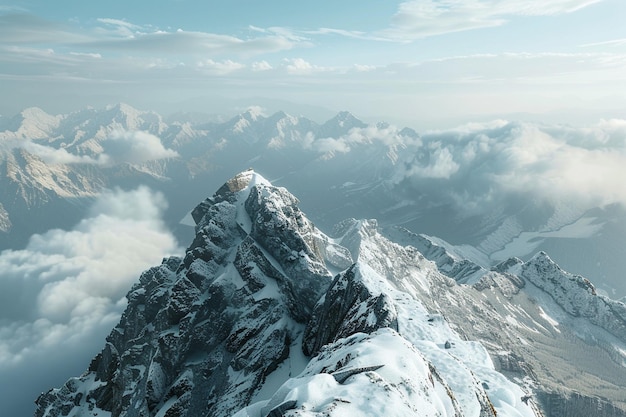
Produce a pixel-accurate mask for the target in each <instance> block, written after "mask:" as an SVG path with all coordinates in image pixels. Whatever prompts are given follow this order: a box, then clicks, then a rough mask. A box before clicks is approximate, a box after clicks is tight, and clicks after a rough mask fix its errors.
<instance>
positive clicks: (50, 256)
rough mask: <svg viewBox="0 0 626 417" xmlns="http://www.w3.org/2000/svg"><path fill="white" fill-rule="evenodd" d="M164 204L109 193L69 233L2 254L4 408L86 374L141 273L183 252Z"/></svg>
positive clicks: (142, 194) (0, 375) (54, 233)
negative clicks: (167, 221)
mask: <svg viewBox="0 0 626 417" xmlns="http://www.w3.org/2000/svg"><path fill="white" fill-rule="evenodd" d="M165 205H166V203H165V200H164V198H163V196H161V195H160V194H155V193H153V192H151V191H150V190H149V189H148V188H138V189H136V190H134V191H129V192H124V191H121V190H115V191H110V192H106V193H104V194H103V195H102V196H100V197H99V198H98V199H97V200H96V202H95V203H94V205H93V207H92V209H91V212H90V215H89V217H88V218H86V219H84V220H82V221H81V222H80V223H79V224H77V225H76V226H75V227H74V228H73V229H72V230H70V231H63V230H51V231H49V232H47V233H44V234H41V235H34V236H33V237H31V239H30V241H29V243H28V245H27V246H26V248H25V249H23V250H8V251H3V252H2V253H0V384H1V385H2V386H3V387H4V388H5V389H3V390H2V392H0V403H2V404H3V407H8V408H9V410H11V406H14V407H24V404H32V401H33V400H34V399H35V398H36V396H37V395H38V394H39V392H37V390H40V391H45V390H46V389H47V388H49V387H51V386H54V385H60V384H62V383H63V382H64V380H65V379H66V378H68V377H69V376H71V375H73V374H77V373H80V371H81V370H84V368H85V367H86V366H87V364H88V361H89V359H90V358H91V357H92V356H93V355H94V354H95V353H97V351H98V350H99V349H100V348H101V347H102V345H103V343H104V337H105V336H106V334H107V333H108V332H109V331H110V329H111V328H112V327H113V326H114V325H115V324H116V322H117V320H119V316H120V314H121V312H122V310H123V308H124V306H125V299H124V295H125V294H126V292H127V291H128V290H129V289H130V287H131V285H132V284H133V283H134V282H136V281H137V279H138V277H139V274H140V273H141V272H142V271H143V270H145V269H147V268H148V267H150V266H153V265H157V264H159V263H160V261H161V258H162V257H163V256H165V255H168V254H173V253H181V251H182V250H181V249H180V248H179V247H178V246H177V243H176V241H175V239H174V237H173V236H172V235H171V234H170V233H169V232H168V231H167V230H166V228H165V226H164V224H163V222H162V220H161V213H162V211H163V210H164V208H165ZM33 381H37V382H36V383H34V384H33ZM13 387H18V388H19V389H13ZM25 387H28V388H25ZM16 409H17V408H16ZM5 411H7V410H5ZM21 411H22V413H18V414H19V415H24V413H23V411H24V409H23V408H22V409H21ZM18 414H12V415H18Z"/></svg>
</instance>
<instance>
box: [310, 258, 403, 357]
mask: <svg viewBox="0 0 626 417" xmlns="http://www.w3.org/2000/svg"><path fill="white" fill-rule="evenodd" d="M383 327H390V328H392V329H395V330H396V331H397V330H398V317H397V312H396V309H395V307H394V305H393V302H392V301H391V299H390V298H389V297H388V296H387V295H386V294H384V293H383V294H379V295H373V294H372V292H371V291H370V289H368V288H367V286H366V284H365V283H363V281H362V280H361V277H360V272H359V266H358V264H355V265H353V266H352V267H350V269H348V270H347V271H346V272H344V273H342V274H340V275H337V277H335V279H334V280H333V282H332V284H331V286H330V288H329V289H328V291H327V292H326V294H325V296H324V297H323V298H322V299H321V300H320V301H319V302H318V303H317V305H316V306H315V310H314V311H313V317H312V318H311V320H310V321H309V323H308V324H307V327H306V330H305V333H304V340H303V343H302V351H303V352H304V353H305V354H306V355H314V354H316V353H317V352H318V351H319V350H320V348H321V347H322V346H324V345H326V344H328V343H331V342H334V341H335V340H337V339H340V338H342V337H347V336H350V335H352V334H355V333H358V332H363V333H372V332H374V331H376V330H378V329H380V328H383Z"/></svg>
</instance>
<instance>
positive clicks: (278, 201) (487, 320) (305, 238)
mask: <svg viewBox="0 0 626 417" xmlns="http://www.w3.org/2000/svg"><path fill="white" fill-rule="evenodd" d="M298 204H299V201H298V199H296V198H295V197H294V196H293V195H292V194H290V193H289V192H288V191H287V190H286V189H284V188H281V187H276V186H273V185H272V184H271V183H270V182H268V181H267V180H265V179H264V178H263V177H261V176H260V175H259V174H257V173H255V172H254V171H250V170H249V171H245V172H242V173H240V174H238V175H237V176H235V177H234V178H232V179H231V180H229V181H228V182H226V184H224V185H223V186H222V187H221V188H220V189H219V190H218V191H217V192H216V193H215V194H214V195H213V196H212V197H210V198H207V199H206V200H204V201H203V202H201V203H200V204H199V205H198V206H197V207H196V208H195V209H194V210H193V211H192V216H193V219H194V221H195V223H196V228H195V231H196V234H195V237H194V239H193V242H192V243H191V244H190V246H189V247H188V249H187V251H186V253H185V256H184V257H182V258H177V257H171V258H167V259H164V260H163V263H162V264H161V265H159V266H156V267H153V268H151V269H149V270H148V271H146V272H144V273H143V274H142V275H141V277H140V278H139V282H138V283H137V284H135V286H134V287H133V288H132V289H131V290H130V291H129V293H128V295H127V298H128V305H127V308H126V311H125V312H124V314H123V316H122V318H121V320H120V322H119V324H118V325H117V326H116V327H115V328H114V329H113V330H112V332H111V333H110V335H109V336H108V337H107V340H106V343H105V346H104V348H103V349H102V351H101V353H100V354H98V355H97V356H96V357H95V358H94V359H93V361H92V363H91V364H90V365H89V368H88V370H87V371H86V372H85V373H84V374H83V375H82V376H80V377H76V378H72V379H70V380H69V381H67V383H66V384H65V385H64V386H62V387H61V388H57V389H52V390H50V391H48V392H46V393H44V394H42V395H41V396H40V397H39V398H38V399H37V411H36V414H35V415H36V416H37V417H59V416H111V417H131V416H132V417H135V416H137V417H139V416H141V417H183V416H187V417H191V416H231V415H236V416H239V417H246V416H250V417H257V416H258V417H266V416H282V415H284V416H314V415H315V416H345V415H389V416H414V415H420V416H433V417H434V416H454V417H461V416H467V417H469V416H472V417H491V416H494V417H495V416H511V417H533V416H535V417H537V416H545V417H553V416H562V415H564V414H559V413H562V412H563V410H568V411H567V412H568V414H567V415H568V416H570V417H577V416H581V417H582V416H585V417H588V416H592V417H593V416H624V415H626V412H625V411H624V410H625V409H626V398H624V396H623V387H624V386H626V376H625V374H626V373H625V372H624V366H625V364H626V338H625V337H624V334H623V333H622V331H621V327H620V325H609V324H607V323H614V322H616V321H619V319H620V318H621V320H622V322H623V317H624V316H623V315H622V314H623V311H624V305H623V304H621V303H617V302H614V301H611V300H608V299H604V298H598V297H599V296H598V295H596V294H595V293H594V292H593V291H592V288H593V287H592V286H591V284H590V283H588V281H585V280H583V279H582V278H580V279H578V278H572V277H571V276H569V275H563V274H565V273H564V272H563V273H562V274H561V275H562V276H561V275H559V273H561V272H562V271H561V270H560V269H559V268H558V267H555V266H554V265H553V263H550V262H548V260H547V258H546V257H545V256H544V255H542V254H540V255H538V256H537V257H535V258H533V260H531V261H528V262H527V263H523V262H522V261H519V260H515V259H512V260H510V261H509V262H507V263H506V264H502V265H500V266H499V267H498V268H497V269H494V270H486V269H484V268H482V267H479V268H478V269H475V268H473V267H472V268H461V269H458V268H457V269H455V268H448V269H446V268H443V267H442V266H439V263H436V262H434V261H431V260H429V259H428V258H427V257H425V255H424V254H422V253H421V252H420V250H418V249H417V248H416V246H413V245H411V244H410V243H409V242H410V241H411V239H412V238H413V237H412V236H407V235H406V234H405V235H404V238H402V239H400V238H399V237H398V236H399V234H397V233H396V234H389V235H387V233H385V231H384V229H383V228H381V227H379V225H378V223H377V222H376V221H375V220H355V219H349V220H346V221H344V222H341V223H340V224H338V225H337V226H336V227H335V230H334V231H333V234H332V237H331V236H329V235H327V234H325V233H323V232H321V231H320V230H319V229H317V228H316V227H315V225H314V224H313V223H312V222H311V221H310V220H309V219H308V218H307V217H306V216H305V215H304V214H303V213H302V212H301V211H300V209H299V207H298ZM420 241H421V242H422V243H424V241H423V240H420ZM443 250H444V249H440V250H435V251H434V252H433V253H436V254H437V258H438V259H448V260H450V262H448V263H447V265H453V264H454V262H458V261H459V259H457V255H459V254H456V255H455V257H454V258H453V257H451V256H448V257H446V256H443V255H445V254H444V252H443ZM468 262H469V261H468ZM444 264H446V263H444ZM444 264H442V265H444ZM464 265H465V266H471V264H470V263H466V264H464ZM481 268H482V269H481ZM440 269H443V271H442V270H440ZM451 271H461V273H460V274H459V276H461V277H463V279H460V281H464V282H467V283H459V282H457V281H456V280H455V279H453V278H451V277H450V275H453V274H451ZM463 271H465V272H463ZM478 271H480V274H476V272H478ZM470 275H472V280H467V279H465V278H467V277H468V276H470ZM563 279H566V280H567V281H563ZM559 282H560V283H561V284H558V283H559ZM563 282H565V284H563ZM570 282H571V283H573V284H570ZM546 283H555V284H554V285H548V284H546ZM557 284H558V285H557ZM576 288H578V289H579V290H578V291H574V290H575V289H576ZM581 291H582V292H584V293H585V294H586V295H584V297H582V296H581V295H580V292H581ZM594 297H595V298H594ZM568 300H569V301H568ZM594 303H595V304H594ZM596 304H597V306H596ZM572 305H575V306H577V308H578V309H577V310H576V311H572V310H571V309H570V306H572ZM582 305H588V306H591V307H589V308H590V309H592V310H589V309H585V308H582V307H581V306H582ZM604 305H607V306H608V307H606V308H605V307H599V306H604ZM593 309H596V310H599V309H601V310H602V312H603V315H604V316H603V318H602V319H601V320H599V321H598V320H596V319H595V318H594V315H593V314H590V313H589V311H596V310H593ZM576 313H578V314H576ZM574 404H576V406H574ZM583 405H584V406H583Z"/></svg>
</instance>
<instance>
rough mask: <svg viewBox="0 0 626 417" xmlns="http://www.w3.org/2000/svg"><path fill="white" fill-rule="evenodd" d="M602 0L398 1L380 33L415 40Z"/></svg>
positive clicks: (405, 39)
mask: <svg viewBox="0 0 626 417" xmlns="http://www.w3.org/2000/svg"><path fill="white" fill-rule="evenodd" d="M601 1H603V0H412V1H407V2H403V3H401V4H400V5H399V7H398V11H397V12H396V14H395V15H394V16H393V18H392V21H391V27H390V28H388V29H385V30H382V31H380V32H378V35H379V36H381V37H385V38H388V39H395V40H398V41H412V40H415V39H420V38H425V37H429V36H435V35H442V34H445V33H452V32H461V31H467V30H472V29H479V28H486V27H494V26H501V25H504V24H505V23H507V22H508V21H509V20H510V19H512V18H513V17H518V16H550V15H558V14H563V13H571V12H574V11H577V10H580V9H582V8H584V7H587V6H590V5H592V4H595V3H599V2H601Z"/></svg>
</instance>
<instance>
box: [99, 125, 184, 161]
mask: <svg viewBox="0 0 626 417" xmlns="http://www.w3.org/2000/svg"><path fill="white" fill-rule="evenodd" d="M102 147H103V149H104V155H102V156H101V157H100V161H104V162H105V163H129V164H141V163H143V162H147V161H153V160H156V159H166V158H175V157H177V156H178V153H177V152H176V151H173V150H171V149H166V148H165V147H164V146H163V144H162V143H161V140H160V139H159V138H158V137H156V136H154V135H152V134H150V133H147V132H142V131H116V132H114V133H113V134H112V135H110V136H109V137H108V140H105V141H103V142H102Z"/></svg>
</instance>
